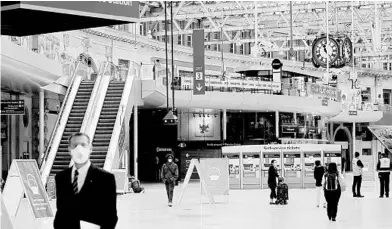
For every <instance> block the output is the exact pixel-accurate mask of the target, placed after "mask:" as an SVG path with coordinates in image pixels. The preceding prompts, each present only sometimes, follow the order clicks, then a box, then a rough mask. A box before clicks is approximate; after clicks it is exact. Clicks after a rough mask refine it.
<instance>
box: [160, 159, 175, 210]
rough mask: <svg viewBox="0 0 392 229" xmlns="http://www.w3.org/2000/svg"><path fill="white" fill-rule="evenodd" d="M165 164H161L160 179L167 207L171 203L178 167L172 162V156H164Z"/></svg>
mask: <svg viewBox="0 0 392 229" xmlns="http://www.w3.org/2000/svg"><path fill="white" fill-rule="evenodd" d="M166 159H167V163H165V164H163V166H162V170H161V178H162V181H163V183H164V184H165V187H166V193H167V198H168V200H169V207H171V206H172V203H173V192H174V186H175V183H176V180H177V179H178V166H177V165H176V163H174V162H173V159H174V156H173V154H168V155H166Z"/></svg>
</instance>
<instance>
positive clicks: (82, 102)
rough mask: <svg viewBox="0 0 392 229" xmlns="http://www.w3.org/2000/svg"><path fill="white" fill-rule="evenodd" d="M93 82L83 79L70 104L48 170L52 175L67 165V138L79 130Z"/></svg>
mask: <svg viewBox="0 0 392 229" xmlns="http://www.w3.org/2000/svg"><path fill="white" fill-rule="evenodd" d="M94 84H95V82H94V81H87V80H84V81H82V82H81V83H80V86H79V89H78V92H77V94H76V97H75V100H74V103H73V105H72V109H71V113H70V114H69V118H68V121H67V124H66V126H65V130H64V132H63V135H62V137H61V141H60V145H59V148H58V152H57V154H56V157H55V160H54V162H53V166H52V169H51V172H50V174H52V175H55V174H57V173H58V172H60V171H62V170H64V169H66V168H68V167H69V164H70V162H71V156H70V155H69V151H68V138H69V137H70V136H71V135H72V134H73V133H76V132H79V131H80V128H81V126H82V123H83V119H84V116H85V113H86V110H87V106H88V103H89V101H90V97H91V94H92V91H93V88H94Z"/></svg>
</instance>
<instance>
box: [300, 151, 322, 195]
mask: <svg viewBox="0 0 392 229" xmlns="http://www.w3.org/2000/svg"><path fill="white" fill-rule="evenodd" d="M317 160H318V161H320V163H321V165H323V160H322V151H321V150H320V151H309V152H303V174H302V175H303V188H314V187H315V183H316V181H315V179H314V167H315V162H316V161H317Z"/></svg>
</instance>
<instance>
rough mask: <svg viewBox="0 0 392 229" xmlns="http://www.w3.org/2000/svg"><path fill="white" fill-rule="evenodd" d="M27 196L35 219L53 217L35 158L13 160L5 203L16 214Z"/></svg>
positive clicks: (6, 187)
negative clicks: (22, 200) (21, 201)
mask: <svg viewBox="0 0 392 229" xmlns="http://www.w3.org/2000/svg"><path fill="white" fill-rule="evenodd" d="M23 194H24V195H25V196H26V198H27V200H28V202H29V205H30V209H31V210H32V213H33V216H34V218H35V219H43V218H49V217H53V211H52V208H51V206H50V204H49V198H48V195H47V193H46V190H45V188H44V186H43V184H42V181H41V177H40V174H39V170H38V166H37V162H36V161H35V160H13V161H12V164H11V168H10V171H9V173H8V177H7V182H6V184H5V187H4V191H3V196H4V200H5V201H4V204H5V205H6V207H7V209H8V210H9V211H10V214H11V216H16V213H17V210H18V206H19V204H20V200H21V199H22V198H23Z"/></svg>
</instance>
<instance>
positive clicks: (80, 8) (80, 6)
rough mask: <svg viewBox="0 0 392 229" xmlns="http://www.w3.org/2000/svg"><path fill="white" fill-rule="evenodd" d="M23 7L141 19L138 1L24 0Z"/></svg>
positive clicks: (87, 15)
mask: <svg viewBox="0 0 392 229" xmlns="http://www.w3.org/2000/svg"><path fill="white" fill-rule="evenodd" d="M22 3H23V8H26V9H29V8H30V7H31V8H32V9H38V10H42V11H49V12H59V11H61V13H64V14H72V15H79V16H85V17H95V18H105V19H113V20H123V21H128V22H137V21H139V19H140V11H139V2H137V1H91V2H90V1H77V2H68V1H31V2H30V1H24V2H22Z"/></svg>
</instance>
